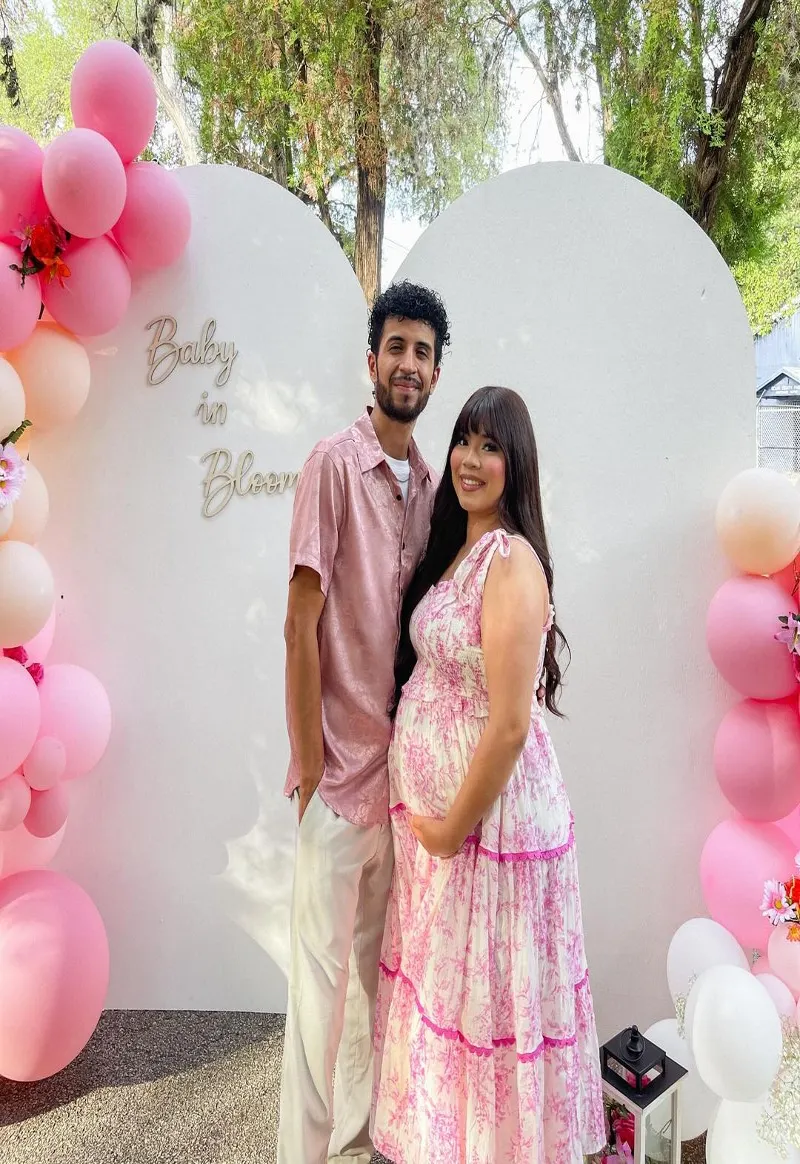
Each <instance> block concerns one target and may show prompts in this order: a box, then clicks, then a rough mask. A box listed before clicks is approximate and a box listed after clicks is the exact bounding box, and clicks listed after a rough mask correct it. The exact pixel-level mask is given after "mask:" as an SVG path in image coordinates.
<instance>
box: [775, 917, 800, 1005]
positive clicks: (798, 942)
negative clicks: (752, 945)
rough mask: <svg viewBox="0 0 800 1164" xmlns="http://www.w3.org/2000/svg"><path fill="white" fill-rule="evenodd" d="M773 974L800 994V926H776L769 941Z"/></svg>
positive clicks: (795, 992)
mask: <svg viewBox="0 0 800 1164" xmlns="http://www.w3.org/2000/svg"><path fill="white" fill-rule="evenodd" d="M769 964H770V966H771V967H772V973H773V974H774V975H775V976H776V977H777V978H780V980H781V982H785V983H786V985H787V986H788V987H789V989H790V990H791V991H792V992H793V993H794V994H795V996H796V995H797V994H799V993H800V926H797V925H789V924H786V923H784V924H782V925H779V926H774V927H773V929H772V936H771V937H770V939H769Z"/></svg>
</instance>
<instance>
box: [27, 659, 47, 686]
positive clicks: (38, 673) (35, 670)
mask: <svg viewBox="0 0 800 1164" xmlns="http://www.w3.org/2000/svg"><path fill="white" fill-rule="evenodd" d="M28 674H29V675H30V677H31V679H32V680H33V681H34V683H35V684H36V686H37V687H38V686H39V684H40V683H41V681H42V680H43V679H44V667H43V666H42V664H41V663H31V665H30V667H28Z"/></svg>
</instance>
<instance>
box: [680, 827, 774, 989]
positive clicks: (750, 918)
mask: <svg viewBox="0 0 800 1164" xmlns="http://www.w3.org/2000/svg"><path fill="white" fill-rule="evenodd" d="M794 855H795V847H794V845H793V844H792V842H791V841H790V840H789V838H788V837H787V836H786V834H785V833H784V832H783V831H782V830H781V829H779V828H778V826H777V825H775V824H758V823H755V822H754V821H747V820H741V819H739V818H738V817H737V818H734V819H733V820H725V821H722V823H721V824H718V825H717V827H716V828H715V829H714V830H713V831H712V833H711V835H710V836H709V838H708V840H707V841H706V843H705V845H704V846H703V853H702V856H701V858H700V881H701V883H702V887H703V898H704V900H705V903H706V906H707V908H708V912H709V913H710V914H711V917H712V918H713V919H714V921H716V922H719V923H720V925H723V926H725V928H726V929H727V930H730V932H731V933H732V934H733V936H734V937H735V938H736V940H737V941H738V942H739V943H740V944H741V945H742V946H744V947H746V948H747V947H750V948H752V949H756V950H763V949H765V948H766V946H767V942H768V941H769V935H770V934H771V933H772V926H771V925H770V923H769V922H768V921H767V919H766V918H765V917H762V916H761V911H760V906H761V900H762V897H763V895H764V882H765V881H769V880H771V879H772V878H777V880H779V881H782V880H784V879H786V880H788V879H789V878H790V877H791V876H792V873H793V871H794ZM770 965H771V966H772V971H773V973H775V974H778V976H779V977H780V976H781V975H780V974H779V972H778V970H777V969H776V967H775V964H774V962H773V960H772V955H771V954H770Z"/></svg>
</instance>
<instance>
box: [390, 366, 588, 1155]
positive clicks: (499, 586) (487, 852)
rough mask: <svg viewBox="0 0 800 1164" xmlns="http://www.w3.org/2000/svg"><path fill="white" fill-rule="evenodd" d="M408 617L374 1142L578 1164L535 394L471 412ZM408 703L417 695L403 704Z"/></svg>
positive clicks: (566, 874) (573, 978) (491, 393)
mask: <svg viewBox="0 0 800 1164" xmlns="http://www.w3.org/2000/svg"><path fill="white" fill-rule="evenodd" d="M448 467H449V472H448V471H446V472H445V474H444V476H443V479H442V482H441V484H440V486H439V489H438V492H437V494H436V500H435V503H434V509H433V515H432V519H431V535H430V541H429V543H428V549H427V551H426V553H425V556H424V558H423V560H422V562H421V563H420V566H419V568H418V570H417V573H416V575H415V577H414V580H413V582H412V584H411V587H410V590H409V593H408V595H407V597H406V601H405V603H404V607H403V614H402V623H401V637H400V645H399V648H398V655H397V664H396V682H397V689H396V697H397V700H398V704H399V705H398V707H397V713H396V720H395V732H394V738H393V742H392V747H391V751H390V756H389V771H390V794H391V812H392V825H393V835H394V849H395V862H396V865H395V877H394V883H393V887H392V897H391V901H390V905H389V913H388V917H387V928H386V935H385V938H384V946H383V954H382V974H381V986H380V992H379V997H378V1011H377V1021H376V1051H377V1055H376V1081H375V1108H374V1140H375V1146H376V1147H377V1149H378V1150H379V1151H380V1152H382V1153H383V1154H384V1155H385V1156H387V1157H388V1158H389V1159H390V1160H393V1161H394V1162H395V1164H440V1162H441V1164H583V1157H584V1154H588V1153H591V1152H595V1151H599V1150H600V1148H601V1147H602V1146H603V1144H604V1142H605V1136H604V1128H603V1107H602V1099H601V1092H600V1078H599V1061H598V1047H597V1035H596V1032H595V1025H594V1013H593V1008H592V1000H591V994H590V991H589V984H588V976H587V969H586V959H585V954H584V945H583V932H582V925H581V912H580V900H579V891H578V873H577V863H576V858H575V850H574V845H573V826H572V816H571V813H570V807H569V801H568V799H567V793H566V790H565V788H564V784H563V782H562V779H561V774H560V772H559V769H558V763H557V761H556V757H555V754H554V752H553V747H552V744H551V741H550V736H549V735H548V731H547V727H546V726H545V723H544V719H543V717H542V713H541V708H540V706H539V702H538V701H537V699H536V696H535V693H536V691H537V689H538V688H539V685H540V683H541V686H542V687H543V689H544V702H545V704H546V706H547V708H548V709H549V710H550V711H551V712H554V713H555V714H558V710H557V698H558V692H559V688H560V685H561V672H560V670H559V665H558V662H557V658H556V643H557V640H559V639H560V640H561V641H563V636H561V634H560V631H559V630H558V628H557V627H556V625H555V622H554V611H553V608H552V606H551V605H550V596H551V594H552V583H553V570H552V565H551V562H550V556H549V553H548V549H547V541H546V536H545V529H544V520H543V517H542V503H541V494H540V488H539V473H538V463H537V455H536V442H535V439H534V435H533V428H532V426H531V420H530V416H529V415H528V410H527V408H526V407H525V404H524V402H523V400H522V399H521V398H520V397H519V396H518V395H517V394H516V393H515V392H512V391H511V390H510V389H508V388H481V389H480V390H479V391H478V392H476V393H475V394H474V395H473V396H472V397H470V399H469V400H468V401H467V403H466V405H465V406H464V409H463V411H462V413H461V415H460V417H459V418H458V421H457V423H456V426H455V429H454V431H453V436H452V439H451V442H450V452H449V457H448ZM401 692H402V694H401Z"/></svg>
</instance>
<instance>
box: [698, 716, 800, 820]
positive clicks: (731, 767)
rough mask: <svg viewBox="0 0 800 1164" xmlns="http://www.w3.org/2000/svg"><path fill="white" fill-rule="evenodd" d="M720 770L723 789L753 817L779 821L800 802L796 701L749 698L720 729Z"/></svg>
mask: <svg viewBox="0 0 800 1164" xmlns="http://www.w3.org/2000/svg"><path fill="white" fill-rule="evenodd" d="M714 770H715V772H716V774H717V780H718V781H719V785H720V788H721V789H722V791H723V793H724V794H725V796H726V797H727V798H728V800H729V801H730V802H731V804H732V805H733V807H734V808H735V809H736V810H737V812H739V813H741V815H742V816H743V817H746V818H747V819H748V820H766V821H778V820H780V819H781V818H782V817H785V816H786V814H787V813H788V812H791V810H792V809H793V808H796V807H797V806H798V805H799V804H800V717H798V714H797V707H796V705H795V703H794V701H792V702H790V703H760V702H757V701H756V700H753V699H747V700H745V701H744V702H743V703H739V704H737V706H736V707H733V708H731V710H730V711H729V712H728V714H727V715H726V716H725V718H724V719H723V721H722V723H721V724H720V726H719V729H718V731H717V737H716V740H715V742H714Z"/></svg>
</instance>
